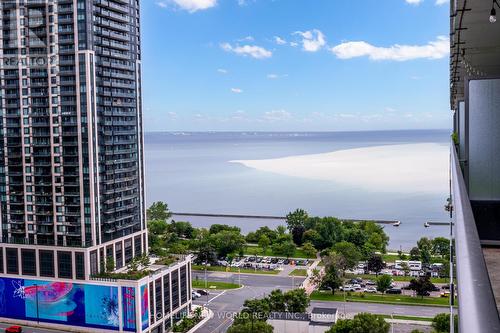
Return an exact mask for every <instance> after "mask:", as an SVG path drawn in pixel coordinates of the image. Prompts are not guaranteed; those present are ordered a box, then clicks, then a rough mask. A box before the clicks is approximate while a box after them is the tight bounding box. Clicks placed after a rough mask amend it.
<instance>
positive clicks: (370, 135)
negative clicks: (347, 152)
mask: <svg viewBox="0 0 500 333" xmlns="http://www.w3.org/2000/svg"><path fill="white" fill-rule="evenodd" d="M145 142H146V154H145V155H146V193H147V201H148V204H150V203H152V202H153V201H159V200H161V201H165V202H167V203H168V204H169V207H170V209H171V210H172V211H174V212H189V213H232V214H249V215H278V216H282V215H285V214H286V213H287V212H289V211H291V210H294V209H296V208H303V209H306V210H307V211H308V212H309V213H310V214H311V215H331V216H338V217H345V218H374V219H391V220H400V221H401V222H402V225H401V226H400V227H399V228H394V227H392V226H386V228H385V229H386V231H387V233H388V234H389V235H390V237H391V244H390V248H391V249H399V248H400V246H401V247H402V248H403V249H408V248H411V247H412V246H414V244H415V242H416V240H418V239H419V238H420V237H422V236H424V235H427V236H438V235H439V236H441V235H443V236H445V235H446V234H447V228H442V227H441V228H440V227H433V228H430V229H425V228H424V227H423V223H424V222H425V221H427V220H436V221H446V219H447V214H446V213H445V212H444V210H443V205H444V204H445V199H446V197H447V193H442V194H437V195H436V194H421V193H420V194H419V193H414V194H408V193H376V192H372V191H367V190H364V189H359V188H349V187H345V186H339V185H337V184H335V183H332V182H325V181H315V180H307V179H302V178H295V177H287V176H280V175H276V174H270V173H267V172H262V171H256V170H253V169H250V168H247V167H245V166H243V165H240V164H235V163H229V162H228V161H230V160H251V159H268V158H278V157H285V156H292V155H304V154H315V153H326V152H332V151H336V150H341V149H349V148H360V147H370V146H380V145H392V144H405V143H429V142H432V143H439V144H443V145H448V143H449V131H448V130H426V131H380V132H336V133H251V132H245V133H239V132H238V133H147V134H146V136H145ZM183 219H184V220H189V221H191V222H192V223H193V224H194V225H196V226H209V225H210V224H212V223H227V224H235V225H238V226H240V227H241V229H242V230H243V231H244V232H248V231H251V230H254V229H256V228H258V227H259V226H262V225H269V226H270V227H275V226H277V225H278V224H279V223H280V222H279V221H274V220H273V221H269V220H241V219H214V218H183Z"/></svg>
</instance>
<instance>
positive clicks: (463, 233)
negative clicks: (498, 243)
mask: <svg viewBox="0 0 500 333" xmlns="http://www.w3.org/2000/svg"><path fill="white" fill-rule="evenodd" d="M451 146H452V148H451V171H452V174H451V177H452V198H453V222H454V224H455V246H456V264H457V279H458V286H457V289H458V306H459V310H458V311H459V328H460V330H459V332H463V333H468V332H500V319H499V316H498V310H497V304H496V302H495V297H494V294H493V289H492V287H491V282H490V278H489V275H488V270H487V267H486V262H485V260H484V255H483V250H482V248H481V242H480V240H479V235H478V232H477V228H476V222H475V220H474V215H473V213H472V207H471V204H470V200H469V195H468V193H467V188H466V186H465V181H464V177H463V174H462V170H461V168H460V163H459V159H458V155H457V152H456V149H455V145H454V144H452V145H451Z"/></svg>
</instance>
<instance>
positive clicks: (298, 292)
mask: <svg viewBox="0 0 500 333" xmlns="http://www.w3.org/2000/svg"><path fill="white" fill-rule="evenodd" d="M284 300H285V304H286V311H287V312H292V313H304V312H306V309H307V307H308V306H309V296H307V294H306V291H305V289H303V288H299V289H292V290H289V291H287V292H286V293H285V294H284Z"/></svg>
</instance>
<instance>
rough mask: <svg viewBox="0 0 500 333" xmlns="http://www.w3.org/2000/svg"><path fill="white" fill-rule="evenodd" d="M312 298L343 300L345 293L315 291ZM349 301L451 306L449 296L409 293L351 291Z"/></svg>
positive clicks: (346, 298) (347, 296) (347, 294)
mask: <svg viewBox="0 0 500 333" xmlns="http://www.w3.org/2000/svg"><path fill="white" fill-rule="evenodd" d="M311 300H315V301H336V302H343V301H344V294H343V293H342V292H337V293H335V294H334V295H333V294H332V293H331V291H314V292H313V293H312V294H311ZM345 300H346V301H347V302H364V303H385V304H402V305H431V306H449V304H450V301H449V299H448V297H423V298H422V297H412V296H407V295H381V294H367V293H351V292H348V293H346V295H345Z"/></svg>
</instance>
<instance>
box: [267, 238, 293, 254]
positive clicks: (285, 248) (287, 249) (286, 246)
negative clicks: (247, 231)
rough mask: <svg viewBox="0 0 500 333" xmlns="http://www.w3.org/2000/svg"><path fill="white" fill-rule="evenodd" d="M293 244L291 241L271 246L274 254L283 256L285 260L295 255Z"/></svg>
mask: <svg viewBox="0 0 500 333" xmlns="http://www.w3.org/2000/svg"><path fill="white" fill-rule="evenodd" d="M295 248H296V247H295V244H294V243H293V242H292V241H291V240H282V241H280V242H278V243H275V244H273V245H272V249H273V252H274V254H277V255H283V256H286V257H287V258H290V257H293V255H294V254H295Z"/></svg>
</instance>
